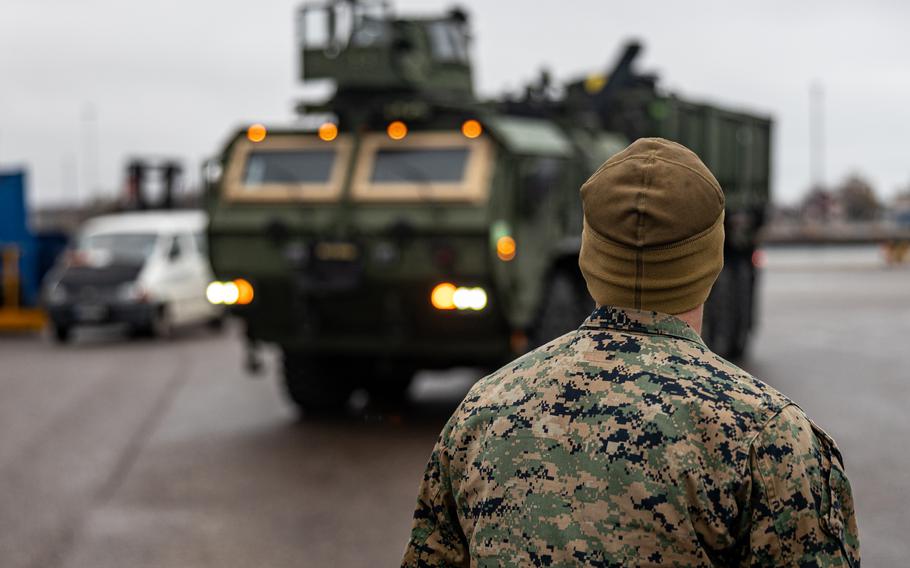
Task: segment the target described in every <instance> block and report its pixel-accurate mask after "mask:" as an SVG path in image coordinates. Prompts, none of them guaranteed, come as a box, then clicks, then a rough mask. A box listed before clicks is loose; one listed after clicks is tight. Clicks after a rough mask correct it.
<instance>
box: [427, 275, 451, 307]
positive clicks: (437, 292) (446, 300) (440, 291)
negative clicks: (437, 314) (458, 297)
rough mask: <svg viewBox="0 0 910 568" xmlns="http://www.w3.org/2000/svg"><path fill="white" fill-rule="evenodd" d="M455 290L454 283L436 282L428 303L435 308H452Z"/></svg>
mask: <svg viewBox="0 0 910 568" xmlns="http://www.w3.org/2000/svg"><path fill="white" fill-rule="evenodd" d="M455 290H456V288H455V285H454V284H452V283H451V282H443V283H442V284H437V285H436V287H435V288H433V291H432V292H431V293H430V303H431V304H433V307H434V308H436V309H437V310H454V309H455Z"/></svg>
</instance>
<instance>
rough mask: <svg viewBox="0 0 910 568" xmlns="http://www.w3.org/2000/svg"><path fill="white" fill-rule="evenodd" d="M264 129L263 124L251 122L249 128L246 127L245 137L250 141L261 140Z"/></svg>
mask: <svg viewBox="0 0 910 568" xmlns="http://www.w3.org/2000/svg"><path fill="white" fill-rule="evenodd" d="M265 135H266V130H265V126H263V125H262V124H259V123H258V122H257V123H256V124H251V125H250V127H249V128H247V129H246V137H247V138H248V139H249V141H250V142H262V141H263V140H265Z"/></svg>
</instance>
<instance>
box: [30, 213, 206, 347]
mask: <svg viewBox="0 0 910 568" xmlns="http://www.w3.org/2000/svg"><path fill="white" fill-rule="evenodd" d="M206 224H207V218H206V215H205V213H203V212H201V211H155V212H140V213H121V214H116V215H105V216H102V217H96V218H94V219H90V220H89V221H87V222H86V223H85V225H84V227H83V228H82V230H81V231H80V232H79V235H78V237H77V238H76V240H75V242H74V246H73V247H72V248H71V249H70V250H68V251H67V252H66V253H64V255H63V258H61V260H60V261H59V262H58V264H57V266H56V267H55V269H54V270H53V271H52V272H51V273H50V274H49V275H48V278H47V281H46V285H45V304H46V306H47V311H48V314H49V315H50V320H51V324H52V326H53V334H54V337H55V338H56V339H57V340H58V341H60V342H66V341H68V340H69V339H70V337H71V332H72V330H73V328H74V327H77V326H82V325H100V324H109V323H124V324H126V325H128V326H129V328H130V330H131V331H132V332H134V333H147V334H152V335H157V336H168V335H170V333H171V331H172V329H173V327H174V326H176V325H183V324H189V323H198V322H212V323H220V321H221V318H222V314H223V312H222V308H221V307H220V306H215V305H212V304H210V303H209V302H208V301H207V300H206V297H205V289H206V286H207V285H208V283H209V282H211V280H212V269H211V266H210V265H209V260H208V253H207V250H206V239H205V228H206Z"/></svg>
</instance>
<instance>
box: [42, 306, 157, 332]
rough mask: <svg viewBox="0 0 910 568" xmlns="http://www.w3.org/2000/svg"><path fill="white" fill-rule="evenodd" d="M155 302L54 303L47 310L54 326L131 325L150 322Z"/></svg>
mask: <svg viewBox="0 0 910 568" xmlns="http://www.w3.org/2000/svg"><path fill="white" fill-rule="evenodd" d="M157 311H158V306H157V305H156V304H140V303H131V302H105V303H92V304H69V303H67V304H55V305H51V306H48V309H47V312H48V315H49V316H50V319H51V321H52V322H53V324H54V326H55V327H75V326H83V325H85V326H91V325H106V324H113V323H125V324H128V325H130V326H133V327H147V326H149V325H151V324H152V321H153V320H154V317H155V314H156V313H157Z"/></svg>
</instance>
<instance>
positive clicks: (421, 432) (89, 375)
mask: <svg viewBox="0 0 910 568" xmlns="http://www.w3.org/2000/svg"><path fill="white" fill-rule="evenodd" d="M769 258H770V259H771V264H770V265H769V269H768V270H766V272H765V279H764V290H763V305H762V313H763V322H762V325H761V329H760V330H759V333H758V336H757V341H756V343H755V345H754V349H753V351H752V355H751V357H750V358H749V359H748V360H747V361H746V362H744V366H745V367H747V368H748V369H749V370H751V371H753V372H754V373H756V374H758V375H759V376H761V377H763V378H764V379H765V380H766V381H767V382H769V383H771V384H772V385H774V386H776V387H777V388H779V389H780V390H782V391H783V392H785V393H786V394H788V395H790V396H791V397H793V398H794V399H795V400H797V401H798V402H799V403H801V404H802V406H803V407H804V408H805V409H806V411H807V412H808V413H809V414H810V415H811V416H812V417H813V418H814V419H815V420H816V421H817V422H818V423H819V424H821V425H822V426H823V427H824V428H826V429H827V430H828V431H829V432H830V433H831V434H832V435H833V436H834V437H835V438H836V439H837V440H838V442H839V444H840V446H841V448H842V450H843V452H844V454H845V457H846V461H847V471H848V473H849V475H850V478H851V480H852V482H853V486H854V492H855V495H856V500H857V502H858V507H859V515H860V519H859V520H860V530H861V538H862V546H863V553H864V563H863V566H864V567H866V568H869V567H872V568H875V567H894V566H906V565H907V562H908V558H910V539H908V538H907V536H906V532H907V529H908V528H910V477H908V476H910V474H908V472H910V443H908V440H910V412H908V408H910V341H908V338H910V268H900V269H891V270H889V269H885V268H882V267H880V266H877V264H876V263H875V262H872V263H864V262H858V261H856V259H853V260H851V261H850V262H848V263H846V264H843V263H841V264H838V263H837V262H828V261H826V262H823V263H815V264H814V266H813V267H811V268H805V267H800V262H795V261H794V260H793V258H794V257H793V256H792V255H791V256H787V255H784V254H780V255H778V256H775V253H773V252H772V253H771V255H770V257H769ZM235 331H236V330H229V331H228V332H226V333H225V334H222V335H213V334H212V333H210V332H209V331H207V330H202V329H200V330H186V331H184V332H183V333H181V334H180V335H179V336H178V337H177V338H175V339H174V340H173V341H170V342H160V341H152V340H149V341H127V340H123V339H122V338H121V337H120V336H119V335H117V334H116V333H114V332H110V331H97V332H92V333H85V334H81V336H79V337H78V338H77V341H76V343H75V344H74V345H72V346H67V347H62V348H61V347H58V346H55V345H52V344H51V343H49V342H48V341H46V340H44V339H41V338H36V337H0V566H2V567H4V568H24V567H35V568H37V567H41V568H57V567H65V568H124V567H130V568H132V567H161V568H165V567H167V568H177V567H180V568H183V567H201V568H209V567H211V568H215V567H218V568H227V567H243V568H247V567H252V566H256V567H285V566H288V567H290V566H316V567H322V566H331V567H348V566H355V567H356V566H370V567H373V566H393V565H395V564H396V562H397V561H398V560H399V558H400V553H401V550H402V548H403V546H404V542H405V540H406V538H407V533H408V528H409V525H410V514H411V510H412V505H413V502H414V498H415V493H416V489H417V483H418V480H419V478H420V476H421V472H422V468H423V466H424V463H425V461H426V458H427V456H428V454H429V451H430V448H431V446H432V444H433V441H434V439H435V437H436V433H437V432H438V430H439V428H440V427H441V425H442V424H443V423H444V421H445V420H446V418H447V417H448V415H449V413H450V412H451V411H452V410H453V409H454V406H455V405H456V404H457V403H458V401H459V400H460V398H461V397H462V396H463V395H464V393H465V392H466V390H467V388H468V387H469V385H470V383H471V381H472V380H473V379H474V378H476V377H475V376H473V375H472V373H471V372H470V371H464V370H462V371H454V372H451V373H446V374H432V375H430V374H423V375H421V376H420V378H419V380H418V382H417V383H416V384H415V385H414V388H413V389H412V393H411V398H412V401H413V403H412V407H411V409H410V410H407V411H404V412H401V413H397V414H396V413H389V412H386V413H382V412H378V411H375V410H372V409H370V407H369V405H363V404H360V406H359V407H358V406H357V405H353V407H352V410H351V411H350V413H349V414H348V415H347V416H344V417H339V418H337V419H334V420H319V421H313V420H306V421H300V420H298V419H296V418H295V415H294V413H293V411H292V409H291V408H290V407H289V406H288V405H287V404H286V403H285V402H284V401H283V400H282V397H281V394H280V390H279V388H278V386H277V382H276V380H275V378H276V376H277V368H276V365H275V359H274V357H270V358H269V361H268V363H269V364H268V366H267V372H266V378H265V379H264V380H250V379H248V378H245V376H244V374H243V371H242V370H241V366H240V361H241V351H240V347H241V343H240V341H239V340H238V339H237V337H236V333H235ZM361 402H362V401H361Z"/></svg>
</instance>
